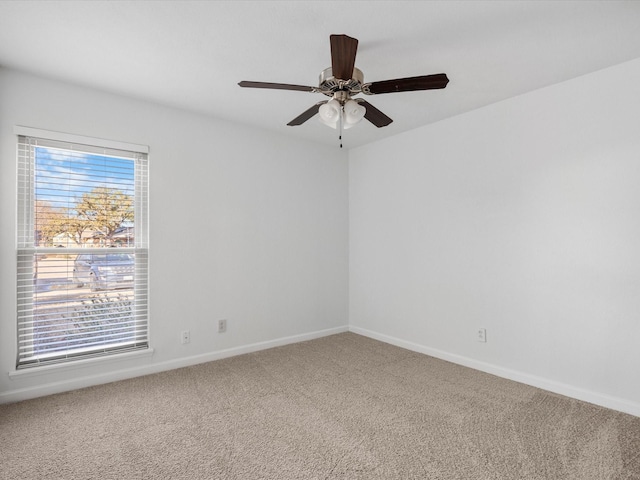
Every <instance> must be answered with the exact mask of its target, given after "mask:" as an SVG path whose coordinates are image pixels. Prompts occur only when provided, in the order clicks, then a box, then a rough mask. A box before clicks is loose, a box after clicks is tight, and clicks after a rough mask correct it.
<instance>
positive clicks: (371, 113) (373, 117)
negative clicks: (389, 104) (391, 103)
mask: <svg viewBox="0 0 640 480" xmlns="http://www.w3.org/2000/svg"><path fill="white" fill-rule="evenodd" d="M358 103H359V104H360V105H362V106H363V107H364V108H366V109H367V112H366V113H365V114H364V118H366V119H367V120H369V121H370V122H371V123H373V124H374V125H375V126H376V127H378V128H380V127H386V126H387V125H389V124H390V123H391V122H393V120H392V119H391V118H389V117H387V116H386V115H385V114H384V113H382V112H381V111H380V110H378V109H377V108H376V107H374V106H373V105H371V104H370V103H369V102H367V101H366V100H360V99H358Z"/></svg>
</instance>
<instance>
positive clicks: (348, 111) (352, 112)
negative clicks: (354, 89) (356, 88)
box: [344, 100, 367, 128]
mask: <svg viewBox="0 0 640 480" xmlns="http://www.w3.org/2000/svg"><path fill="white" fill-rule="evenodd" d="M365 113H367V109H366V108H364V107H363V106H362V105H360V104H359V103H358V102H356V101H355V100H349V101H347V102H346V103H345V104H344V128H351V127H352V126H354V125H355V124H356V123H358V122H360V120H362V119H363V118H364V115H365Z"/></svg>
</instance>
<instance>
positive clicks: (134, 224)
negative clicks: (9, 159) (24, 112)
mask: <svg viewBox="0 0 640 480" xmlns="http://www.w3.org/2000/svg"><path fill="white" fill-rule="evenodd" d="M16 133H17V134H18V239H17V267H18V268H17V272H18V276H17V293H18V302H17V304H18V312H17V313H18V339H17V346H18V354H17V363H16V368H17V369H23V368H28V367H34V366H39V365H48V364H52V363H60V362H68V361H73V360H78V359H85V358H88V357H95V356H103V355H110V354H118V353H123V352H129V351H132V350H140V349H147V348H148V316H147V303H148V302H147V299H148V278H147V277H148V275H147V271H148V269H147V263H148V233H147V232H148V229H147V205H148V201H147V197H148V194H147V184H148V175H147V148H146V147H143V146H138V145H131V144H121V143H117V142H110V141H105V140H96V139H90V138H86V137H78V136H74V135H66V134H59V133H53V132H45V131H41V130H35V129H30V128H25V127H16Z"/></svg>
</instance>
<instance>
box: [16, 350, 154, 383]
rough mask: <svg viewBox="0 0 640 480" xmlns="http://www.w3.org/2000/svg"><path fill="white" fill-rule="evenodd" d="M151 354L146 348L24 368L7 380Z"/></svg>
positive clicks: (151, 351) (149, 355)
mask: <svg viewBox="0 0 640 480" xmlns="http://www.w3.org/2000/svg"><path fill="white" fill-rule="evenodd" d="M153 352H154V350H153V348H147V349H146V350H141V351H137V352H126V353H120V354H117V355H109V356H105V357H96V358H86V359H84V360H75V361H73V362H68V363H58V364H55V365H43V366H41V367H31V368H25V369H23V370H13V371H10V372H9V378H11V379H18V378H28V377H36V376H38V375H48V374H51V373H54V372H55V373H57V372H66V371H72V370H77V369H78V368H83V367H87V366H91V365H104V364H108V363H116V362H121V361H123V360H130V359H132V358H144V357H151V356H152V355H153Z"/></svg>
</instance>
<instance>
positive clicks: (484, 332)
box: [478, 328, 487, 343]
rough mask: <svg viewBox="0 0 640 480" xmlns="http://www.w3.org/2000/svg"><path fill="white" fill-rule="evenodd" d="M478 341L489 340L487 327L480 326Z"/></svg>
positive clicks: (484, 341)
mask: <svg viewBox="0 0 640 480" xmlns="http://www.w3.org/2000/svg"><path fill="white" fill-rule="evenodd" d="M478 341H479V342H483V343H486V342H487V329H486V328H479V329H478Z"/></svg>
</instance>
